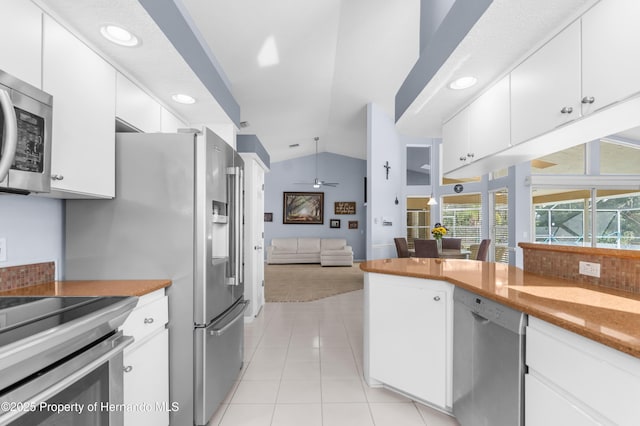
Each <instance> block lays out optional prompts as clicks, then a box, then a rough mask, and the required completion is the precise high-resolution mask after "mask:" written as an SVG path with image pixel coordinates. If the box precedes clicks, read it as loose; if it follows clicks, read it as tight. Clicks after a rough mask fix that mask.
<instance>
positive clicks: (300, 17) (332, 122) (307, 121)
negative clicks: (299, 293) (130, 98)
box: [34, 0, 420, 161]
mask: <svg viewBox="0 0 640 426" xmlns="http://www.w3.org/2000/svg"><path fill="white" fill-rule="evenodd" d="M34 1H35V2H36V3H37V4H39V5H41V6H43V7H44V8H45V10H47V11H48V12H49V13H51V14H52V15H53V16H54V17H56V18H57V19H59V20H60V21H61V22H62V23H63V24H65V25H66V26H68V27H70V29H71V30H72V31H74V32H76V33H77V34H79V35H80V36H81V38H83V39H84V40H85V41H86V42H87V43H88V44H89V45H91V46H92V47H94V48H96V49H97V50H99V51H100V52H101V53H102V54H103V55H104V56H105V57H106V58H107V59H108V60H109V61H111V62H114V63H117V64H118V65H119V66H121V67H122V68H123V70H124V72H125V74H126V75H127V76H129V77H132V78H133V79H134V80H135V81H137V82H139V83H140V84H141V85H142V86H144V87H146V88H147V89H148V90H149V91H151V92H152V93H153V94H154V95H155V96H157V97H158V98H159V99H160V100H161V101H162V102H164V103H165V105H166V106H168V107H169V108H170V109H171V110H173V111H174V112H176V113H177V114H178V115H180V116H181V117H182V118H183V119H185V120H186V121H188V122H189V123H191V124H201V123H219V122H227V123H230V121H229V119H228V117H226V116H225V115H224V113H223V112H222V111H221V110H220V108H217V109H216V108H212V107H211V105H210V104H211V103H212V101H213V98H212V97H211V95H210V94H208V93H207V92H206V88H205V87H204V86H203V85H202V84H201V83H200V82H199V81H198V79H197V77H196V76H195V74H194V73H193V72H191V71H190V70H189V69H188V64H186V63H185V61H184V59H183V58H182V57H181V56H180V55H179V54H178V53H177V52H176V51H175V49H174V48H173V46H172V45H171V43H170V42H169V40H168V39H167V38H166V37H164V35H163V34H162V32H161V31H160V30H159V29H158V28H157V27H155V25H154V22H153V20H152V19H151V18H150V17H149V16H148V15H147V13H146V11H145V10H144V8H142V6H141V5H140V4H139V3H138V2H137V1H134V0H86V1H82V2H78V1H76V0H34ZM166 1H171V0H166ZM173 1H174V2H175V3H176V4H178V5H179V7H180V9H181V10H182V12H183V14H186V15H187V17H188V18H189V20H190V21H191V24H192V26H193V28H194V32H196V33H199V35H200V36H201V40H203V41H204V42H205V43H206V44H207V45H208V47H209V49H210V51H211V52H212V54H213V56H214V57H215V59H214V62H217V63H218V64H219V65H220V67H221V69H222V70H223V73H224V74H225V76H226V79H227V81H228V83H229V86H230V89H231V92H232V93H233V96H234V98H235V99H236V101H237V102H238V103H239V104H240V110H241V120H242V121H247V122H248V123H249V127H246V128H241V129H239V131H238V132H239V133H241V134H256V135H257V136H258V138H259V139H260V140H261V142H262V143H263V145H264V146H265V147H266V149H267V150H268V151H269V153H270V155H271V160H272V161H280V160H284V159H288V158H294V157H300V156H304V155H310V154H313V153H314V152H315V143H314V139H313V138H314V137H316V136H318V137H320V143H319V151H320V152H323V151H329V152H334V153H337V154H342V155H347V156H350V157H355V158H362V159H364V158H366V104H367V103H369V102H374V103H377V104H379V105H380V106H381V107H383V108H384V109H385V110H386V111H387V112H388V114H389V116H390V117H392V116H393V111H394V107H393V105H394V97H395V94H396V92H397V90H398V88H399V87H400V85H401V84H402V81H403V80H404V78H405V77H406V75H407V74H408V72H409V70H410V69H411V67H412V66H413V64H414V63H415V61H416V60H417V58H418V50H419V47H418V44H419V10H420V6H419V5H420V1H419V0H402V1H388V0H349V1H344V0H315V1H310V0H307V1H295V0H269V1H257V0H234V1H220V0H210V1H209V0H208V1H203V0H173ZM105 23H115V24H120V25H123V26H124V27H126V28H127V29H129V30H130V31H132V32H134V33H135V34H136V35H138V36H139V37H140V38H141V39H142V41H143V43H142V45H141V46H138V47H136V48H122V47H119V46H115V45H112V44H110V43H109V42H107V41H106V40H104V39H102V38H101V37H100V35H99V28H100V26H102V25H104V24H105ZM269 36H273V37H274V40H275V44H276V47H277V50H278V53H279V59H280V62H279V63H278V64H277V65H272V66H270V67H264V68H261V67H260V66H259V65H258V61H257V56H258V53H259V52H260V49H261V47H262V45H263V43H264V42H265V40H266V38H267V37H269ZM176 92H186V93H189V94H191V95H192V96H194V97H195V98H196V99H198V103H196V104H194V105H189V106H180V105H176V104H174V103H172V101H171V100H170V96H171V94H173V93H176ZM214 103H215V102H214ZM294 144H299V146H298V147H296V148H289V145H294Z"/></svg>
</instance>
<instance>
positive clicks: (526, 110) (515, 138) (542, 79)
mask: <svg viewBox="0 0 640 426" xmlns="http://www.w3.org/2000/svg"><path fill="white" fill-rule="evenodd" d="M580 93H581V84H580V21H576V22H574V23H573V24H571V25H570V26H569V27H567V28H566V29H565V30H564V31H562V32H561V33H560V34H558V35H557V36H556V37H555V38H553V39H552V40H551V41H549V42H548V43H547V44H546V45H544V46H543V47H542V48H541V49H540V50H538V51H537V52H536V53H534V54H533V55H531V56H530V57H529V58H527V60H525V61H524V62H523V63H522V64H521V65H520V66H518V67H517V68H516V69H514V70H513V72H512V73H511V120H512V121H511V143H512V144H517V143H520V142H523V141H526V140H528V139H531V138H533V137H535V136H538V135H540V134H542V133H545V132H547V131H549V130H552V129H554V128H555V127H558V126H560V125H562V124H564V123H567V122H569V121H571V120H575V119H577V118H579V117H580V107H581V102H580V99H581V96H580Z"/></svg>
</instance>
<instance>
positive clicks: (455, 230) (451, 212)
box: [442, 194, 482, 248]
mask: <svg viewBox="0 0 640 426" xmlns="http://www.w3.org/2000/svg"><path fill="white" fill-rule="evenodd" d="M481 205H482V197H481V196H480V194H467V195H451V196H446V197H443V198H442V224H443V225H444V226H445V227H446V228H447V229H448V230H449V232H448V233H447V237H452V238H462V246H463V247H465V248H470V247H471V245H472V244H478V243H479V242H480V239H481V238H480V235H481V225H482V218H481Z"/></svg>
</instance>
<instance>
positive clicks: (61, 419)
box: [0, 331, 133, 426]
mask: <svg viewBox="0 0 640 426" xmlns="http://www.w3.org/2000/svg"><path fill="white" fill-rule="evenodd" d="M132 342H133V337H130V336H123V335H122V332H121V331H120V332H117V333H115V334H113V335H112V336H110V337H109V338H107V339H105V340H103V341H101V342H100V343H97V344H95V345H93V346H92V347H90V348H88V349H86V350H84V351H82V352H80V351H79V353H75V354H73V355H71V356H69V357H67V358H65V359H63V360H61V361H59V362H58V363H55V364H54V365H52V366H49V367H47V368H45V369H44V370H42V371H40V372H38V373H36V374H34V375H33V376H31V377H28V378H27V379H25V380H23V381H22V382H19V383H17V384H16V385H13V386H11V387H10V388H9V389H6V390H3V391H2V394H1V395H0V425H11V426H18V425H29V426H36V425H100V426H105V425H109V426H122V425H123V424H124V410H125V408H126V407H124V403H123V393H122V380H123V365H122V351H123V350H124V348H125V347H127V346H128V345H130V344H131V343H132Z"/></svg>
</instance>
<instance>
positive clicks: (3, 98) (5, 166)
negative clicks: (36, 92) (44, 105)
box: [0, 90, 18, 182]
mask: <svg viewBox="0 0 640 426" xmlns="http://www.w3.org/2000/svg"><path fill="white" fill-rule="evenodd" d="M0 109H2V114H3V115H4V144H3V146H2V147H0V148H2V150H1V151H0V182H2V181H3V180H4V178H5V177H7V175H8V174H9V169H11V165H12V164H13V160H14V158H15V156H16V149H17V148H18V121H17V120H16V111H15V109H13V103H12V102H11V97H10V96H9V92H7V91H6V90H0Z"/></svg>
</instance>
